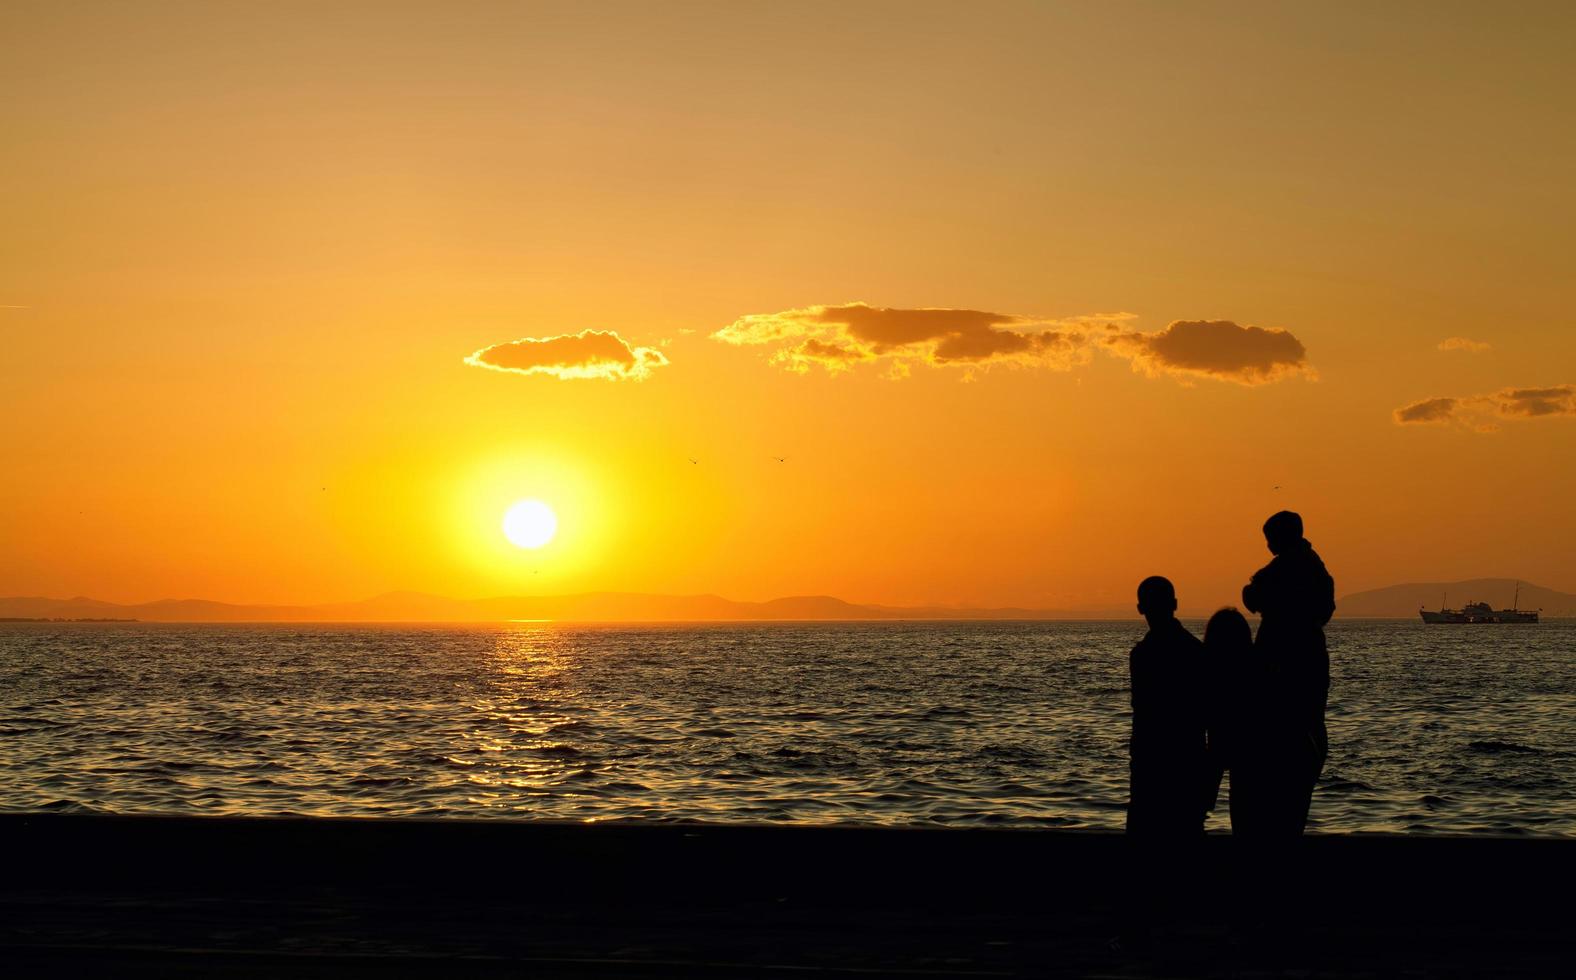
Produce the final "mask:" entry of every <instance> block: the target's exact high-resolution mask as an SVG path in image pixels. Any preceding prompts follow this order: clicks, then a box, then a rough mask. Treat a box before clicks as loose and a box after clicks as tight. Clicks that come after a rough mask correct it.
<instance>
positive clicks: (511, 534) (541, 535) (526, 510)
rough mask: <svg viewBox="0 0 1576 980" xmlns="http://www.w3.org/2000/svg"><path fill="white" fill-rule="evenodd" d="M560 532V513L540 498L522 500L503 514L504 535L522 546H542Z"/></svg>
mask: <svg viewBox="0 0 1576 980" xmlns="http://www.w3.org/2000/svg"><path fill="white" fill-rule="evenodd" d="M557 532H558V515H557V514H554V513H553V509H552V508H551V507H549V506H547V505H546V504H544V503H542V502H541V501H540V500H522V501H520V502H519V503H517V504H515V505H514V506H513V507H510V508H509V509H508V511H506V512H505V513H504V515H503V536H504V537H506V538H508V539H509V543H510V544H514V545H517V546H519V547H521V548H540V547H541V546H542V545H544V544H546V543H547V542H549V541H551V540H553V535H554V534H556V533H557Z"/></svg>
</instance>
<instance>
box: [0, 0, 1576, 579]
mask: <svg viewBox="0 0 1576 980" xmlns="http://www.w3.org/2000/svg"><path fill="white" fill-rule="evenodd" d="M323 6H325V5H322V4H290V3H279V4H267V5H249V6H240V5H237V6H235V7H227V8H226V9H224V10H216V9H214V5H211V4H204V3H192V4H176V3H169V4H157V5H123V4H102V5H99V4H89V3H80V4H55V3H10V4H7V5H6V6H5V8H4V9H3V10H0V36H4V37H6V38H7V54H6V58H5V59H4V60H3V61H0V90H3V91H5V92H6V93H7V95H6V97H5V98H4V99H3V100H0V132H3V133H4V145H5V152H4V153H3V154H0V178H3V179H0V214H3V215H4V221H3V222H0V307H3V308H0V336H3V337H4V341H5V345H4V350H5V357H4V358H0V408H3V410H4V415H5V418H6V420H7V424H6V425H5V426H3V427H0V459H3V460H4V480H3V481H0V594H5V595H18V594H19V595H53V596H70V595H77V594H88V595H92V596H95V597H98V598H105V599H112V600H120V601H137V600H147V599H154V598H159V597H165V596H198V597H204V598H214V599H227V600H234V601H266V602H315V601H330V600H344V599H354V598H360V597H364V596H367V595H371V594H374V593H378V592H382V591H386V590H391V589H417V590H423V591H431V592H438V593H442V594H446V595H454V596H482V595H496V594H519V593H560V592H575V591H584V590H597V589H623V590H637V591H653V592H674V593H677V592H685V593H687V592H717V593H721V594H724V595H727V596H730V597H734V598H741V599H759V598H767V597H772V596H777V595H787V594H799V593H807V592H815V593H822V592H824V593H832V594H836V595H839V596H841V597H843V598H846V599H850V600H853V601H865V602H886V603H919V602H943V603H946V602H957V603H968V604H1019V605H1033V606H1042V607H1072V608H1077V607H1084V608H1088V607H1094V606H1101V607H1104V606H1110V605H1113V604H1116V605H1120V604H1124V603H1126V602H1128V601H1129V600H1128V596H1129V594H1130V592H1131V589H1132V586H1133V584H1134V583H1136V581H1137V580H1138V579H1139V578H1141V577H1142V576H1144V575H1146V574H1150V573H1152V572H1160V573H1165V574H1169V575H1171V576H1172V577H1173V578H1174V579H1176V581H1177V583H1178V585H1179V589H1180V591H1181V593H1182V597H1183V602H1184V603H1185V604H1192V603H1197V604H1198V605H1200V606H1210V605H1214V604H1218V603H1222V602H1228V601H1232V600H1234V598H1235V595H1236V590H1237V588H1238V587H1239V586H1240V583H1241V582H1242V580H1243V579H1244V578H1245V576H1246V575H1247V574H1248V573H1249V572H1251V571H1252V570H1253V569H1254V568H1255V567H1257V566H1258V565H1259V564H1261V563H1262V560H1263V559H1264V558H1265V557H1266V556H1265V554H1264V552H1263V548H1262V543H1261V541H1260V539H1259V537H1258V527H1259V524H1260V523H1261V521H1262V520H1263V519H1264V517H1265V516H1267V515H1268V514H1269V513H1270V512H1271V511H1273V510H1275V509H1277V508H1279V507H1282V506H1290V507H1294V508H1295V509H1298V510H1300V511H1301V512H1302V513H1303V514H1304V516H1305V518H1306V520H1307V522H1308V529H1309V530H1308V533H1309V537H1310V538H1311V539H1312V540H1313V541H1314V543H1315V545H1316V546H1317V547H1318V548H1319V549H1320V550H1321V552H1322V553H1323V554H1324V556H1325V558H1326V560H1327V561H1328V562H1329V565H1330V567H1331V569H1332V571H1333V572H1334V574H1335V576H1336V579H1337V583H1338V588H1339V590H1340V591H1342V592H1346V591H1353V590H1356V589H1359V588H1367V587H1373V586H1379V585H1385V584H1390V583H1392V582H1397V581H1407V580H1428V579H1451V578H1464V577H1471V576H1479V575H1503V576H1519V577H1523V578H1526V579H1529V580H1531V581H1535V582H1538V583H1541V584H1544V585H1548V586H1552V587H1555V588H1563V589H1567V590H1573V591H1576V559H1573V557H1572V554H1573V549H1572V544H1573V542H1576V507H1573V506H1572V504H1571V501H1572V499H1573V498H1576V492H1573V491H1576V454H1573V453H1572V449H1573V445H1576V442H1573V437H1576V393H1573V392H1572V390H1571V389H1570V387H1569V386H1570V385H1572V384H1576V330H1573V323H1572V314H1571V312H1570V311H1571V310H1572V309H1573V308H1576V295H1573V293H1576V285H1573V282H1576V280H1573V279H1572V277H1571V274H1570V260H1571V256H1572V255H1573V254H1576V190H1573V185H1572V183H1571V180H1570V175H1571V174H1572V173H1576V67H1573V64H1576V63H1573V62H1572V59H1570V58H1569V52H1568V49H1567V48H1568V42H1569V38H1570V37H1571V36H1572V33H1573V29H1576V14H1573V13H1572V8H1571V7H1570V6H1569V5H1564V4H1549V5H1547V6H1539V5H1518V6H1517V7H1516V8H1515V11H1514V12H1513V13H1507V12H1505V11H1503V10H1497V9H1494V8H1490V7H1488V6H1485V5H1476V4H1473V5H1451V4H1435V3H1431V4H1415V5H1413V4H1402V3H1395V4H1383V5H1356V4H1352V5H1338V7H1337V9H1334V10H1332V9H1330V7H1331V6H1332V5H1325V4H1318V5H1313V4H1309V5H1289V4H1288V5H1280V4H1276V5H1260V4H1242V5H1235V4H1218V5H1217V4H1198V5H1194V4H1189V5H1185V6H1178V5H1174V4H1137V3H1112V4H1065V5H1058V4H1049V3H1047V4H968V5H964V4H951V3H946V4H939V3H938V4H933V5H925V4H919V3H902V4H890V5H887V4H873V3H871V4H865V3H860V4H848V3H836V4H826V5H814V4H775V5H761V6H758V7H753V8H751V7H748V6H747V5H741V4H731V3H730V4H715V5H699V4H677V5H666V4H665V5H654V4H640V5H629V6H622V5H580V4H565V5H532V4H503V3H498V4H479V3H469V4H468V3H456V2H448V3H442V4H438V3H427V4H397V3H386V2H385V3H376V4H372V3H369V4H365V5H354V4H336V5H333V6H334V7H335V10H334V11H333V12H325V11H324V10H322V9H320V8H322V7H323ZM1369 6H1375V7H1378V8H1380V9H1366V8H1367V7H1369ZM855 303H863V304H867V305H868V306H869V307H873V308H877V309H878V310H893V311H897V312H893V313H880V312H871V311H868V310H863V309H862V308H860V307H853V306H852V305H851V304H855ZM926 309H930V310H954V311H975V312H976V313H977V314H985V315H963V314H959V313H952V314H917V315H916V314H913V313H909V312H906V311H919V310H926ZM1118 314H1120V315H1118ZM1173 321H1182V323H1179V324H1177V325H1176V326H1175V327H1170V328H1169V329H1168V324H1172V323H1173ZM1198 321H1210V322H1203V323H1200V322H1198ZM1250 327H1251V328H1259V329H1258V330H1250V329H1249V328H1250ZM586 331H593V332H592V333H585V332H586ZM1276 331H1283V332H1284V333H1278V332H1276ZM608 334H612V335H614V336H607V335H608ZM551 338H570V339H568V340H561V341H558V342H556V343H554V344H551V345H535V346H533V345H515V346H508V345H509V344H510V342H513V341H517V340H521V339H531V340H549V339H551ZM1449 338H1464V339H1465V340H1467V341H1471V342H1472V343H1470V344H1469V343H1460V342H1458V343H1456V344H1454V345H1446V346H1447V347H1448V348H1449V349H1441V344H1442V342H1445V341H1447V340H1448V339H1449ZM754 341H762V342H759V343H756V342H754ZM1476 345H1487V346H1486V348H1479V347H1477V346H1476ZM610 355H611V356H612V357H613V358H614V359H612V360H609V359H608V358H609V356H610ZM467 358H470V359H472V360H473V361H479V362H482V363H467ZM489 363H490V364H493V365H494V366H504V367H511V366H512V367H514V368H516V369H517V370H513V371H510V370H488V369H486V367H485V364H489ZM543 365H545V366H548V367H551V366H553V365H568V367H569V370H568V372H567V373H570V374H576V373H578V374H591V375H612V376H613V377H612V378H611V379H610V378H608V377H567V378H560V377H558V376H557V375H556V374H555V373H551V372H547V373H543V372H541V371H538V372H536V373H519V370H518V369H521V368H529V367H532V366H538V367H540V366H543ZM828 367H831V368H833V369H834V370H828ZM844 367H846V370H836V369H838V368H844ZM801 372H802V373H801ZM558 373H565V372H564V371H562V370H560V371H559V372H558ZM1439 398H1454V399H1457V400H1456V401H1454V402H1435V401H1432V400H1433V399H1439ZM1408 407H1411V411H1410V412H1408V413H1407V415H1408V417H1414V418H1417V419H1419V421H1416V422H1412V423H1408V424H1402V423H1401V422H1399V421H1397V416H1396V415H1395V413H1396V411H1397V410H1398V409H1403V408H1408ZM1484 430H1491V431H1484ZM774 456H783V457H786V460H787V461H786V462H784V463H778V462H776V461H775V460H774V459H773V457H774ZM691 457H693V458H695V459H697V460H698V461H699V462H698V463H697V464H694V465H692V464H691V463H689V462H688V460H689V458H691ZM1277 485H1278V486H1280V487H1281V488H1282V489H1280V490H1274V489H1272V488H1273V487H1275V486H1277ZM522 497H540V498H542V499H544V500H546V501H548V502H549V503H550V504H552V505H553V506H554V507H555V508H556V509H557V510H558V513H559V517H560V530H559V535H558V537H557V538H556V539H555V540H554V541H553V543H552V544H550V545H548V546H547V547H546V548H544V549H542V550H540V551H535V552H529V551H521V550H519V549H516V548H514V547H513V546H511V545H509V544H508V542H507V541H505V540H504V539H503V537H502V534H501V531H500V529H499V521H500V519H501V516H502V513H503V510H504V508H505V507H506V506H508V504H509V503H511V502H512V501H514V500H516V499H519V498H522Z"/></svg>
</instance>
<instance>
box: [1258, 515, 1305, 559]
mask: <svg viewBox="0 0 1576 980" xmlns="http://www.w3.org/2000/svg"><path fill="white" fill-rule="evenodd" d="M1301 540H1302V515H1300V514H1295V513H1293V512H1292V511H1289V510H1283V511H1281V512H1280V513H1278V514H1275V515H1274V516H1272V517H1271V518H1270V519H1269V520H1267V521H1265V522H1264V543H1265V544H1267V545H1269V549H1270V554H1272V555H1283V554H1285V553H1286V552H1288V551H1290V550H1291V549H1292V548H1293V547H1294V546H1295V545H1296V544H1297V543H1298V542H1300V541H1301Z"/></svg>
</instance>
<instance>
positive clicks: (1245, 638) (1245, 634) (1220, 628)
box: [1204, 606, 1253, 653]
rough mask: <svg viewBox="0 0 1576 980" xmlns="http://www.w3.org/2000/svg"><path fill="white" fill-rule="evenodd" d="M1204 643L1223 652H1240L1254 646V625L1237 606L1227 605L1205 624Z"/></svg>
mask: <svg viewBox="0 0 1576 980" xmlns="http://www.w3.org/2000/svg"><path fill="white" fill-rule="evenodd" d="M1204 645H1205V646H1206V647H1209V648H1210V649H1212V650H1218V651H1220V652H1223V653H1240V652H1241V651H1243V650H1249V649H1252V647H1253V627H1251V626H1249V625H1248V619H1247V617H1246V616H1244V615H1242V613H1240V612H1238V611H1237V610H1236V608H1235V607H1233V606H1227V607H1226V608H1225V609H1222V610H1220V611H1218V612H1216V613H1215V615H1213V616H1211V617H1209V622H1208V623H1206V624H1204Z"/></svg>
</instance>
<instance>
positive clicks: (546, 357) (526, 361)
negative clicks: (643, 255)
mask: <svg viewBox="0 0 1576 980" xmlns="http://www.w3.org/2000/svg"><path fill="white" fill-rule="evenodd" d="M465 363H466V364H471V365H474V366H476V367H483V368H490V369H491V370H494V371H510V372H513V373H515V374H548V375H552V376H553V377H555V378H559V379H563V380H567V379H570V378H604V379H607V380H610V381H617V380H623V379H629V380H634V381H641V380H644V379H645V378H646V377H648V376H649V375H650V374H651V372H652V371H653V370H655V369H656V368H659V367H662V366H663V365H665V364H667V363H668V359H667V357H666V356H665V355H663V353H662V352H661V351H659V350H657V349H656V348H654V347H634V346H631V345H630V344H629V343H627V342H625V341H624V339H623V338H621V337H619V335H618V334H616V333H614V332H613V331H611V330H607V331H602V330H582V331H580V332H579V333H577V334H564V335H563V336H560V337H541V338H535V337H522V338H521V339H519V340H511V341H509V342H507V343H503V344H494V345H493V346H491V347H483V348H482V349H481V350H479V351H477V352H476V353H474V354H472V355H471V356H470V357H467V358H466V359H465Z"/></svg>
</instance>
